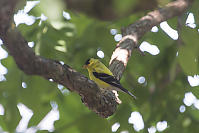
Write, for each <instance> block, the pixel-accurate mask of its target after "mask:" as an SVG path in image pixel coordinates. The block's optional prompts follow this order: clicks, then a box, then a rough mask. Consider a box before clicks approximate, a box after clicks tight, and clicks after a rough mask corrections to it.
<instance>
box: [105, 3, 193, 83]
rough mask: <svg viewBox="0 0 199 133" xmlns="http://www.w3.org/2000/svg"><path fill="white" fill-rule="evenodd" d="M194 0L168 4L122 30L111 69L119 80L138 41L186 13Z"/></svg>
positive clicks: (111, 61)
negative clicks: (171, 19) (154, 28)
mask: <svg viewBox="0 0 199 133" xmlns="http://www.w3.org/2000/svg"><path fill="white" fill-rule="evenodd" d="M192 2H193V0H177V1H174V2H171V3H169V4H167V5H166V6H165V7H164V8H160V9H158V10H155V11H152V12H149V13H148V14H147V15H146V16H144V17H142V18H141V19H140V20H138V21H137V22H135V23H133V24H131V25H129V26H128V27H126V28H124V29H122V35H123V38H122V40H121V41H120V42H119V43H118V44H117V47H116V49H115V51H114V52H113V54H112V57H111V60H110V66H109V68H110V69H111V70H112V72H113V73H114V75H115V76H116V77H117V79H120V78H121V77H122V73H123V72H124V70H125V67H126V65H127V62H128V60H129V58H130V57H131V53H132V50H133V49H134V48H136V47H138V46H137V44H138V40H139V39H140V38H141V37H142V36H143V35H144V34H145V33H146V32H148V31H150V30H151V28H152V27H153V26H155V25H158V24H159V23H161V22H163V21H166V20H168V19H170V18H173V17H175V16H179V15H181V14H182V13H184V12H185V11H186V10H187V8H188V7H189V6H190V5H191V3H192Z"/></svg>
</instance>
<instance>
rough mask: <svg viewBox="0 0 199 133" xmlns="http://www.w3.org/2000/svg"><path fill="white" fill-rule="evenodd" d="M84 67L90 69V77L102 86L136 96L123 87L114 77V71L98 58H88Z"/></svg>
mask: <svg viewBox="0 0 199 133" xmlns="http://www.w3.org/2000/svg"><path fill="white" fill-rule="evenodd" d="M83 67H84V68H86V69H87V70H88V73H89V77H90V79H91V80H93V81H94V82H95V83H96V84H97V85H98V86H99V87H100V88H104V89H109V90H116V91H122V92H125V93H127V94H129V95H131V96H132V97H134V98H136V97H135V96H134V95H133V94H132V93H131V92H129V91H128V90H127V89H125V88H124V87H122V85H121V84H120V82H119V81H118V80H117V79H116V78H115V77H114V75H113V73H112V72H111V71H110V70H109V69H108V68H107V67H106V66H105V65H104V64H103V63H101V62H100V61H99V60H98V59H94V58H90V59H88V60H87V61H86V62H85V65H84V66H83Z"/></svg>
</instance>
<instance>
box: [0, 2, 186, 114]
mask: <svg viewBox="0 0 199 133" xmlns="http://www.w3.org/2000/svg"><path fill="white" fill-rule="evenodd" d="M16 1H17V0H1V1H0V16H1V17H0V38H1V39H2V40H3V42H4V45H5V46H6V48H7V50H8V52H9V54H10V55H11V56H13V58H14V60H15V62H16V64H17V65H18V67H19V68H20V69H21V70H22V71H24V72H25V73H26V74H28V75H39V76H42V77H44V78H46V79H53V81H54V82H56V83H59V84H62V85H64V86H65V87H67V88H68V89H69V90H70V91H75V92H77V93H78V94H79V95H80V96H81V97H82V102H83V103H84V104H85V105H86V106H88V107H89V109H91V110H93V111H94V112H96V113H97V114H99V115H100V116H101V117H108V116H111V115H112V114H113V113H114V112H115V111H116V108H117V100H116V98H115V95H114V93H113V92H111V91H105V92H101V91H100V90H99V88H98V87H97V85H96V84H95V83H94V82H93V81H91V80H89V79H88V78H87V77H85V76H84V75H82V74H80V73H78V72H76V71H75V70H74V69H72V68H71V67H69V66H67V65H62V64H60V63H59V62H57V61H54V60H50V59H46V58H43V57H41V56H37V55H35V53H34V52H33V51H32V49H31V48H29V47H28V45H27V41H26V40H25V39H24V38H23V37H22V36H21V34H20V33H19V32H18V31H17V29H15V28H12V27H11V22H12V17H13V13H14V8H15V5H16ZM189 4H190V1H188V0H178V1H176V2H172V3H170V4H168V5H167V6H166V7H165V8H162V9H159V10H156V11H153V12H150V13H149V14H148V15H146V16H145V17H143V18H141V19H140V20H139V21H137V22H135V23H134V24H132V25H129V26H128V27H127V28H125V29H124V30H123V36H124V37H123V39H122V40H121V41H120V42H119V43H118V45H117V48H116V49H115V51H114V53H113V55H112V58H111V65H110V68H111V70H112V71H113V72H114V74H115V76H117V78H118V79H120V78H121V76H122V73H123V71H124V69H125V67H126V65H127V62H128V59H129V58H130V56H131V52H132V50H133V48H134V47H135V46H136V45H137V41H138V39H139V38H141V37H142V36H143V35H144V33H146V32H147V31H149V30H150V29H151V28H152V27H153V26H154V25H157V24H159V23H160V22H162V21H165V20H167V19H169V18H172V17H174V16H177V15H180V14H182V13H183V12H184V11H185V10H186V9H187V7H188V6H189Z"/></svg>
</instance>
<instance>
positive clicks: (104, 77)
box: [93, 72, 136, 98]
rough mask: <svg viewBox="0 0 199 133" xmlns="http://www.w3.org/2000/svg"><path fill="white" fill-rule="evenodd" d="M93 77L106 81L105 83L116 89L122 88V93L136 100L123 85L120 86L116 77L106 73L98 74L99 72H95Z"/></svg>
mask: <svg viewBox="0 0 199 133" xmlns="http://www.w3.org/2000/svg"><path fill="white" fill-rule="evenodd" d="M93 75H94V76H95V77H96V78H98V79H100V80H102V81H104V82H105V83H108V84H110V85H112V86H114V87H117V88H120V89H121V91H123V92H125V93H127V94H129V95H131V96H132V97H134V98H136V97H135V96H134V95H133V94H132V93H131V92H129V91H128V90H127V89H125V88H124V87H122V85H121V84H120V81H118V80H117V79H116V78H115V77H114V76H111V75H108V74H106V73H97V72H93Z"/></svg>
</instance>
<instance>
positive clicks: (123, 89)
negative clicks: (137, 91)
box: [120, 86, 136, 99]
mask: <svg viewBox="0 0 199 133" xmlns="http://www.w3.org/2000/svg"><path fill="white" fill-rule="evenodd" d="M120 89H121V90H122V91H123V92H125V93H127V94H129V95H130V96H132V97H133V98H134V99H136V96H135V95H133V94H132V93H131V92H130V91H128V90H127V89H125V88H123V87H122V86H120Z"/></svg>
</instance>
